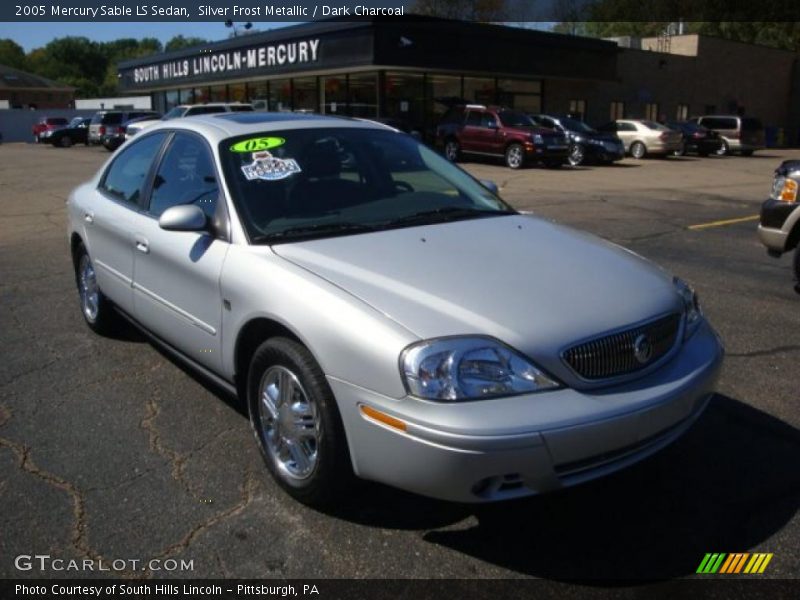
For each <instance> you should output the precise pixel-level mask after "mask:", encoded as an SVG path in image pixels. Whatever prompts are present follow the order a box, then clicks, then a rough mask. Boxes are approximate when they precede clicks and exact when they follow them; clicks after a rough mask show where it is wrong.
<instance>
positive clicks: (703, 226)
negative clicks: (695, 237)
mask: <svg viewBox="0 0 800 600" xmlns="http://www.w3.org/2000/svg"><path fill="white" fill-rule="evenodd" d="M757 219H758V215H752V216H750V217H739V218H737V219H725V220H724V221H712V222H711V223H700V224H699V225H689V227H688V229H706V228H708V227H722V226H723V225H733V224H734V223H744V222H745V221H756V220H757Z"/></svg>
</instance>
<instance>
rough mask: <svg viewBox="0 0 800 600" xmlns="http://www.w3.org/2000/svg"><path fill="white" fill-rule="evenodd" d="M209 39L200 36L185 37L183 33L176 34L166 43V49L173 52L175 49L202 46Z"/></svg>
mask: <svg viewBox="0 0 800 600" xmlns="http://www.w3.org/2000/svg"><path fill="white" fill-rule="evenodd" d="M207 43H208V40H204V39H203V38H199V37H188V38H187V37H183V36H182V35H176V36H175V37H174V38H172V39H171V40H170V41H168V42H167V43H166V44H165V45H164V50H166V51H167V52H172V51H173V50H182V49H183V48H191V47H192V46H200V45H202V44H207Z"/></svg>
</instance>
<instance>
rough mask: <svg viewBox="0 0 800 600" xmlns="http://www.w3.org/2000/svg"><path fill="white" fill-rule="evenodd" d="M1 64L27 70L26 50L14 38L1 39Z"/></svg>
mask: <svg viewBox="0 0 800 600" xmlns="http://www.w3.org/2000/svg"><path fill="white" fill-rule="evenodd" d="M0 65H6V66H9V67H13V68H15V69H20V70H23V71H24V70H25V66H26V65H25V51H24V50H23V49H22V46H20V45H19V44H18V43H16V42H15V41H14V40H0Z"/></svg>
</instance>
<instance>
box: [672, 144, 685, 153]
mask: <svg viewBox="0 0 800 600" xmlns="http://www.w3.org/2000/svg"><path fill="white" fill-rule="evenodd" d="M672 154H673V155H675V156H686V144H681V147H680V148H678V149H677V150H675V151H674V152H673V153H672Z"/></svg>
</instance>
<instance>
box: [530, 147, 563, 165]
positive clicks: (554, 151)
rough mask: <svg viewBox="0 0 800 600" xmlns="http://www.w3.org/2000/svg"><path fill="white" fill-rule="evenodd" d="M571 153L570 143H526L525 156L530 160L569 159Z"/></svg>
mask: <svg viewBox="0 0 800 600" xmlns="http://www.w3.org/2000/svg"><path fill="white" fill-rule="evenodd" d="M568 154H569V145H568V144H567V143H564V144H552V145H544V144H541V145H534V144H533V143H526V144H525V157H526V158H527V159H528V160H546V161H550V160H564V161H566V160H567V155H568Z"/></svg>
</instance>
